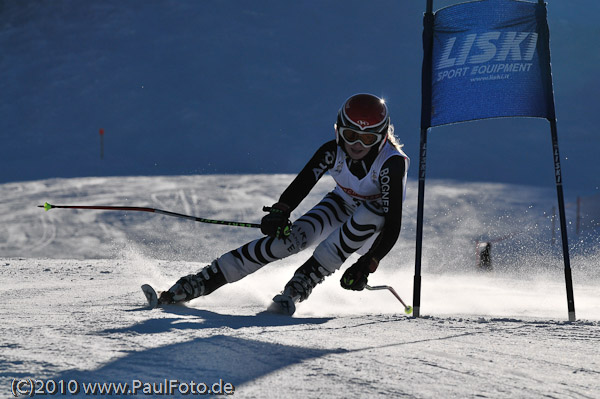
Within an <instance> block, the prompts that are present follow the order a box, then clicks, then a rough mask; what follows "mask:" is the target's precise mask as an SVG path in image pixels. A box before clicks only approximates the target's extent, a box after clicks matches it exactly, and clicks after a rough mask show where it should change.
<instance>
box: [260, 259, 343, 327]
mask: <svg viewBox="0 0 600 399" xmlns="http://www.w3.org/2000/svg"><path fill="white" fill-rule="evenodd" d="M330 274H331V272H329V271H328V270H327V269H325V268H324V267H323V266H321V264H320V263H319V262H317V260H316V259H315V258H314V257H310V258H309V259H308V260H307V261H306V262H305V263H304V264H303V265H302V266H300V267H299V268H298V270H296V272H295V273H294V277H292V279H291V280H290V281H288V283H287V284H286V285H285V287H284V289H283V292H282V293H281V294H279V295H275V296H274V297H273V303H272V304H271V305H270V306H269V308H268V309H267V311H269V312H272V313H281V314H285V315H288V316H291V315H293V314H294V313H295V312H296V304H297V303H298V302H302V301H304V300H306V299H307V298H308V296H309V295H310V294H311V292H312V290H313V288H315V286H316V285H317V284H320V283H321V282H322V281H323V280H324V279H325V277H327V276H328V275H330Z"/></svg>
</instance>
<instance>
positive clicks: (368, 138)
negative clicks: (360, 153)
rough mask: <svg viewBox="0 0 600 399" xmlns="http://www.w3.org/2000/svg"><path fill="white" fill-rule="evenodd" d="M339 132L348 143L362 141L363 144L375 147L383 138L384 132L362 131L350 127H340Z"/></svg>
mask: <svg viewBox="0 0 600 399" xmlns="http://www.w3.org/2000/svg"><path fill="white" fill-rule="evenodd" d="M338 132H339V133H340V136H342V138H343V139H344V141H345V142H346V143H348V144H354V143H356V142H360V143H361V144H362V145H363V146H365V147H367V148H369V147H373V146H374V145H375V144H377V143H379V142H380V141H381V139H382V138H383V133H371V132H361V131H359V130H354V129H351V128H349V127H340V128H338Z"/></svg>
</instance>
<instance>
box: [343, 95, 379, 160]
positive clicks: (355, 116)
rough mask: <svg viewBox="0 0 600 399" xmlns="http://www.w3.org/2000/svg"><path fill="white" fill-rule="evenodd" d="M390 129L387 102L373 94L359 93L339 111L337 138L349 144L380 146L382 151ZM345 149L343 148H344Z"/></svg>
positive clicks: (349, 99) (348, 100)
mask: <svg viewBox="0 0 600 399" xmlns="http://www.w3.org/2000/svg"><path fill="white" fill-rule="evenodd" d="M389 128H390V116H389V111H388V108H387V105H386V104H385V101H384V100H383V99H381V98H379V97H377V96H375V95H373V94H368V93H359V94H355V95H353V96H351V97H350V98H348V99H347V100H346V101H345V102H344V104H343V105H342V107H341V108H340V110H339V111H338V116H337V122H336V124H335V138H336V142H337V143H338V145H340V144H341V143H340V140H343V141H345V142H347V143H349V144H354V143H355V142H357V141H360V142H361V144H362V145H363V146H365V147H373V146H375V145H377V144H379V148H378V150H381V148H382V147H383V144H384V143H385V141H386V139H387V135H388V130H389ZM342 148H343V146H342Z"/></svg>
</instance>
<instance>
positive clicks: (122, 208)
mask: <svg viewBox="0 0 600 399" xmlns="http://www.w3.org/2000/svg"><path fill="white" fill-rule="evenodd" d="M38 208H44V209H45V210H46V211H49V210H50V209H54V208H68V209H96V210H105V211H135V212H151V213H158V214H161V215H166V216H173V217H177V218H182V219H189V220H194V221H196V222H201V223H211V224H222V225H226V226H237V227H253V228H260V224H257V223H245V222H230V221H227V220H214V219H205V218H199V217H196V216H189V215H183V214H181V213H175V212H169V211H163V210H161V209H154V208H144V207H139V206H82V205H51V204H49V203H47V202H46V203H45V204H44V205H38Z"/></svg>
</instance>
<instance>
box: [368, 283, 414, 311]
mask: <svg viewBox="0 0 600 399" xmlns="http://www.w3.org/2000/svg"><path fill="white" fill-rule="evenodd" d="M365 288H366V289H368V290H370V291H376V290H389V291H390V292H391V293H392V294H394V296H395V297H396V299H398V300H399V301H400V303H401V304H402V305H403V306H404V313H406V314H411V313H412V310H413V308H412V306H410V305H407V304H405V303H404V301H403V300H402V298H400V295H398V293H397V292H396V290H395V289H394V288H392V287H390V286H389V285H376V286H374V287H372V286H370V285H366V286H365Z"/></svg>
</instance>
